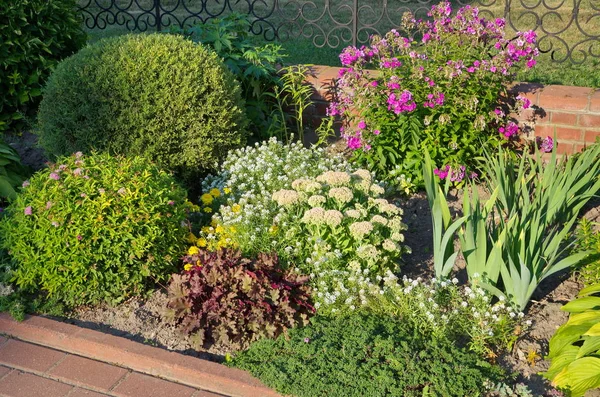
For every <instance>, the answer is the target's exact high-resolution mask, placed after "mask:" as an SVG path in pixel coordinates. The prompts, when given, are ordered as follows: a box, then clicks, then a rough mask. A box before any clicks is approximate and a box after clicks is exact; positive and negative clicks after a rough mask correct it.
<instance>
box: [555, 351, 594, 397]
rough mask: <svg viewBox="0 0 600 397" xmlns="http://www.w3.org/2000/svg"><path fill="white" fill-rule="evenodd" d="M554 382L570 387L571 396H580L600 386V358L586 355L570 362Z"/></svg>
mask: <svg viewBox="0 0 600 397" xmlns="http://www.w3.org/2000/svg"><path fill="white" fill-rule="evenodd" d="M552 384H553V385H555V386H558V387H561V388H566V389H569V390H570V392H571V396H573V397H580V396H583V395H584V394H585V392H586V391H588V390H590V389H594V388H596V387H599V386H600V358H597V357H584V358H581V359H579V360H575V361H574V362H572V363H571V364H569V365H568V366H567V367H566V368H563V370H562V371H561V372H560V373H559V374H558V375H557V376H556V377H555V378H554V379H553V381H552Z"/></svg>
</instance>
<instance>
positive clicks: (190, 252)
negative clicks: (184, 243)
mask: <svg viewBox="0 0 600 397" xmlns="http://www.w3.org/2000/svg"><path fill="white" fill-rule="evenodd" d="M198 252H200V250H199V249H198V247H196V246H195V245H192V246H191V247H190V248H189V249H188V252H187V253H188V255H196V254H197V253H198Z"/></svg>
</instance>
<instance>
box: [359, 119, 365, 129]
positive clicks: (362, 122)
mask: <svg viewBox="0 0 600 397" xmlns="http://www.w3.org/2000/svg"><path fill="white" fill-rule="evenodd" d="M358 128H359V129H361V130H364V129H365V128H367V123H365V121H364V120H361V121H360V122H359V123H358Z"/></svg>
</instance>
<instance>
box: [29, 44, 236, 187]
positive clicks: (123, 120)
mask: <svg viewBox="0 0 600 397" xmlns="http://www.w3.org/2000/svg"><path fill="white" fill-rule="evenodd" d="M38 120H39V128H38V133H39V138H40V140H39V142H40V144H41V146H42V147H43V148H44V149H45V150H46V151H47V152H48V153H49V154H50V155H52V156H59V155H68V154H71V153H73V152H75V151H83V152H89V151H90V150H92V149H96V150H101V151H108V152H110V153H112V154H115V153H117V154H125V155H144V156H145V157H148V158H150V159H151V160H154V161H156V162H157V163H158V164H159V165H161V166H164V167H166V168H168V169H171V170H173V171H176V172H177V173H179V174H180V175H181V176H184V177H186V178H190V177H195V176H197V175H198V174H200V173H202V172H205V171H207V170H212V169H215V167H216V166H217V164H218V162H219V160H221V159H222V158H223V157H224V156H225V155H226V153H227V151H228V150H229V149H231V148H234V147H237V146H240V145H242V144H243V143H244V142H245V134H246V133H245V128H246V125H247V120H246V116H245V113H244V103H243V100H242V99H241V97H240V88H239V84H238V83H237V82H236V81H235V79H234V77H233V75H232V74H231V72H230V71H229V70H228V69H227V68H226V67H225V66H224V65H223V63H222V61H221V60H220V59H219V58H218V56H217V55H216V54H215V53H214V52H213V51H210V50H208V49H206V48H205V47H203V46H201V45H199V44H194V43H192V42H190V41H189V40H185V39H184V38H182V37H180V36H173V35H166V34H150V35H125V36H121V37H117V38H110V39H106V40H102V41H100V42H98V43H96V44H94V45H91V46H88V47H86V48H84V49H83V50H81V51H80V52H79V53H77V54H76V55H74V56H72V57H70V58H68V59H66V60H64V61H63V62H61V63H60V64H59V65H58V66H57V68H56V70H55V71H54V73H53V74H52V76H50V78H49V80H48V85H47V86H46V88H45V91H44V99H43V100H42V103H41V104H40V111H39V116H38Z"/></svg>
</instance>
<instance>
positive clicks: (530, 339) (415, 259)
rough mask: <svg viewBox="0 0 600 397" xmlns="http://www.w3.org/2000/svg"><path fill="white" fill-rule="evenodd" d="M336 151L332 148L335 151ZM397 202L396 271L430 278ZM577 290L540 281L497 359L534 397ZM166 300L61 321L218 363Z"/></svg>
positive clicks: (418, 227) (428, 248)
mask: <svg viewBox="0 0 600 397" xmlns="http://www.w3.org/2000/svg"><path fill="white" fill-rule="evenodd" d="M35 142H36V140H35V136H34V135H32V134H30V133H24V134H23V135H22V136H21V137H12V138H10V139H9V143H10V144H11V145H12V146H13V147H14V148H15V149H16V150H17V151H18V152H19V154H20V155H21V157H22V160H23V163H24V164H26V165H29V166H30V167H32V168H33V169H40V168H42V167H43V166H44V164H45V162H46V158H45V157H44V154H43V152H42V151H41V150H40V149H39V148H36V146H35ZM339 150H340V149H339V148H334V149H333V151H336V152H337V151H339ZM398 201H399V204H400V206H401V207H402V208H403V209H404V222H405V223H406V224H407V226H408V230H407V231H406V232H405V233H404V234H405V243H406V245H408V246H409V247H411V248H412V254H411V255H408V256H407V257H406V258H405V259H404V263H403V265H402V271H403V272H404V273H405V274H407V275H409V276H410V277H417V276H421V277H431V276H432V274H433V270H432V266H433V247H432V242H431V235H432V225H431V213H430V210H429V205H428V203H427V197H426V196H425V194H424V193H418V194H415V195H413V196H411V197H408V198H406V197H400V198H398ZM461 202H462V200H461V197H460V194H456V193H454V195H452V194H451V198H450V199H449V203H450V205H451V207H452V210H453V211H454V212H455V213H458V212H459V211H460V207H461ZM584 216H585V217H586V218H588V219H590V220H591V221H595V222H600V201H598V200H596V201H595V202H592V203H591V204H589V205H588V206H587V207H586V209H585V210H584ZM463 268H464V261H463V260H462V258H460V257H459V258H458V260H457V265H456V267H455V270H456V271H457V274H458V277H459V279H461V281H463V280H465V279H466V275H465V272H464V269H463ZM581 287H582V286H581V284H580V283H579V282H578V280H577V278H576V276H570V275H569V274H568V273H566V272H564V273H562V274H559V275H558V276H556V277H552V278H551V279H550V280H547V281H545V282H543V283H542V284H541V285H540V287H539V288H538V290H537V291H536V293H535V294H534V296H533V300H532V303H531V304H530V306H529V307H528V308H527V312H526V318H527V319H529V320H531V321H532V322H533V325H532V326H531V327H530V328H529V329H528V330H527V331H526V332H525V333H524V334H523V336H522V337H521V338H520V340H519V341H518V342H517V343H516V345H515V347H514V349H513V351H512V352H509V353H508V354H505V355H504V356H502V357H500V358H498V361H499V363H500V364H502V365H503V366H505V367H506V368H508V369H510V370H512V371H516V372H519V374H520V375H519V381H521V382H523V383H525V384H527V385H528V386H529V387H530V388H531V389H532V391H533V392H534V395H536V396H544V395H548V394H547V393H548V392H549V391H550V390H551V389H552V388H551V386H550V385H549V383H548V382H547V381H546V380H544V379H543V378H542V377H541V376H540V375H538V374H539V372H541V371H545V370H547V369H548V365H549V362H548V361H546V360H544V359H543V357H544V356H545V355H546V354H547V353H548V341H549V339H550V338H551V337H552V335H553V334H554V332H555V331H556V329H557V328H558V327H559V326H560V325H562V324H563V323H564V322H566V320H567V318H568V314H567V313H565V312H563V311H561V310H560V307H561V306H562V305H564V304H565V303H567V302H569V301H570V300H571V299H573V297H575V296H576V295H577V292H578V291H579V290H580V289H581ZM166 299H167V298H166V294H165V293H164V291H163V290H157V291H155V292H154V293H153V294H152V295H151V296H150V297H149V298H148V299H147V300H140V299H132V300H129V301H127V302H125V303H123V304H120V305H118V306H116V307H110V306H99V307H94V308H89V307H82V308H79V309H77V310H75V311H73V312H72V313H71V314H70V315H69V316H68V317H65V318H62V319H61V320H63V321H66V322H69V323H73V324H76V325H79V326H82V327H86V328H91V329H95V330H99V331H103V332H107V333H111V334H115V335H119V336H122V337H126V338H129V339H132V340H135V341H139V342H142V343H147V344H150V345H153V346H157V347H162V348H165V349H168V350H173V351H177V352H181V353H183V354H188V355H193V356H197V357H201V358H203V359H208V360H211V361H223V359H224V354H225V353H226V352H225V351H223V350H219V349H218V348H214V347H211V348H209V349H207V350H205V351H196V350H194V349H192V347H191V345H190V343H189V342H188V341H187V338H186V337H185V336H184V335H182V334H181V333H180V332H179V331H178V330H177V329H176V328H175V327H174V326H173V325H172V324H169V323H167V322H166V321H165V320H164V319H163V316H162V315H161V314H162V312H163V311H164V309H165V307H166ZM533 352H536V353H537V356H538V357H537V358H536V359H535V360H534V361H535V362H534V363H533V365H532V363H531V362H530V361H528V359H527V357H528V355H529V354H530V353H533ZM586 396H587V397H600V390H594V391H590V392H588V393H587V394H586Z"/></svg>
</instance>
